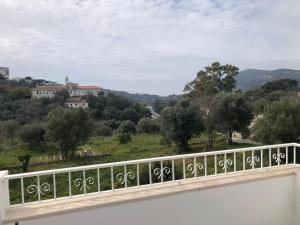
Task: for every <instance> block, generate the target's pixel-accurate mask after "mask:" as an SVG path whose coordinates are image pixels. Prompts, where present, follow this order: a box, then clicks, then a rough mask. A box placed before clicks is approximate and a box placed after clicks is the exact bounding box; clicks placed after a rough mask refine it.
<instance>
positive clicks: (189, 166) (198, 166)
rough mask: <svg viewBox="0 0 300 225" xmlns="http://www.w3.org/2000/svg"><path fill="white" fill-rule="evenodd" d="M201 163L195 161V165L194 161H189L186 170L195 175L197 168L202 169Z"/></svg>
mask: <svg viewBox="0 0 300 225" xmlns="http://www.w3.org/2000/svg"><path fill="white" fill-rule="evenodd" d="M203 168H204V167H203V164H202V163H197V164H196V165H195V164H194V163H191V164H189V165H188V166H187V170H188V171H190V172H191V173H192V174H194V175H196V174H197V172H198V170H203Z"/></svg>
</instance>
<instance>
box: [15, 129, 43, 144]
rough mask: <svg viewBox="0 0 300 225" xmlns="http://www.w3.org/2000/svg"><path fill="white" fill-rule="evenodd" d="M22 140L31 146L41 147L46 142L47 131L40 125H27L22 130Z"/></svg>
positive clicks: (20, 134)
mask: <svg viewBox="0 0 300 225" xmlns="http://www.w3.org/2000/svg"><path fill="white" fill-rule="evenodd" d="M18 134H19V137H20V139H21V140H22V141H23V142H25V143H27V144H29V145H33V146H35V145H39V144H41V143H42V142H43V141H44V134H45V129H44V128H43V127H42V126H41V125H40V124H27V125H24V126H23V127H21V128H20V130H19V132H18Z"/></svg>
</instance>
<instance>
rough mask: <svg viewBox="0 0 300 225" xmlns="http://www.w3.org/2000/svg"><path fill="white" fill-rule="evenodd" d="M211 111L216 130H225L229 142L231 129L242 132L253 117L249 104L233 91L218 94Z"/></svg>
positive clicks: (230, 142) (230, 141) (230, 140)
mask: <svg viewBox="0 0 300 225" xmlns="http://www.w3.org/2000/svg"><path fill="white" fill-rule="evenodd" d="M211 113H212V118H213V121H214V123H215V126H216V128H217V130H219V131H221V132H227V134H228V137H227V140H228V143H229V144H232V142H233V141H232V133H233V131H238V132H244V131H245V130H247V129H248V126H249V125H250V123H251V120H252V118H253V115H252V108H251V105H250V104H249V103H248V102H247V101H246V100H245V98H244V97H243V96H242V95H240V94H233V93H232V94H222V95H219V96H218V97H217V98H216V100H215V102H214V107H213V110H212V112H211Z"/></svg>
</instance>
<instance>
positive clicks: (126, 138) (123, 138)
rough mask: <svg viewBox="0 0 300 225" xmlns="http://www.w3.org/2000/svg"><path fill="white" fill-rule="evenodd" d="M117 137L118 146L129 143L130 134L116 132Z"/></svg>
mask: <svg viewBox="0 0 300 225" xmlns="http://www.w3.org/2000/svg"><path fill="white" fill-rule="evenodd" d="M117 137H118V140H119V144H127V143H128V142H130V141H131V135H130V133H126V132H125V133H123V132H118V135H117Z"/></svg>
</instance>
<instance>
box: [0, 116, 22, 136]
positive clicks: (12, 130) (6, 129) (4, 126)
mask: <svg viewBox="0 0 300 225" xmlns="http://www.w3.org/2000/svg"><path fill="white" fill-rule="evenodd" d="M19 128H20V124H19V123H18V122H17V121H14V120H7V121H2V122H0V136H2V137H4V138H7V139H10V140H12V139H13V138H15V137H16V135H17V131H18V130H19Z"/></svg>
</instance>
